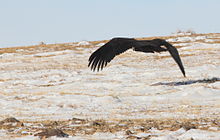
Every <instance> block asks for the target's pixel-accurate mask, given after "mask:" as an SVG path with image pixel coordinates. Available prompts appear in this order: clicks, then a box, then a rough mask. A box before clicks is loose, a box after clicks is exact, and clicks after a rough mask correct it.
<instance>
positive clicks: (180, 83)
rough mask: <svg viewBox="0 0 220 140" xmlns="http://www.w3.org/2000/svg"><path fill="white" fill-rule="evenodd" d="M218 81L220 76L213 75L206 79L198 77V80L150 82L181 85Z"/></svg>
mask: <svg viewBox="0 0 220 140" xmlns="http://www.w3.org/2000/svg"><path fill="white" fill-rule="evenodd" d="M218 81H220V78H218V77H213V78H207V79H199V80H187V81H179V82H159V83H155V84H152V85H151V86H159V85H167V86H182V85H191V84H195V83H214V82H218Z"/></svg>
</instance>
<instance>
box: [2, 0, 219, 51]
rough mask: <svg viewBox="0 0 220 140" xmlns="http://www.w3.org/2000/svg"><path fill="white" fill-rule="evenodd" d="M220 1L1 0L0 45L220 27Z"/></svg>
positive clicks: (155, 33)
mask: <svg viewBox="0 0 220 140" xmlns="http://www.w3.org/2000/svg"><path fill="white" fill-rule="evenodd" d="M219 7H220V0H0V47H12V46H27V45H36V44H39V43H40V42H44V43H47V44H51V43H52V44H53V43H67V42H77V41H82V40H88V41H94V40H104V39H111V38H113V37H148V36H163V35H170V34H171V33H172V32H175V31H177V30H189V29H191V30H193V31H195V32H197V33H213V32H214V33H219V32H220V18H219V13H220V8H219Z"/></svg>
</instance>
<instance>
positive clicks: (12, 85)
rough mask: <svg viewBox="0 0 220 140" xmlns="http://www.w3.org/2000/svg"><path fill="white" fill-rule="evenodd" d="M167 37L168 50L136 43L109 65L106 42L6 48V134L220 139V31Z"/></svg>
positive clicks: (1, 115) (1, 68)
mask: <svg viewBox="0 0 220 140" xmlns="http://www.w3.org/2000/svg"><path fill="white" fill-rule="evenodd" d="M153 38H163V39H166V40H167V41H169V42H170V43H171V44H173V45H174V46H176V47H177V48H178V51H179V53H180V56H181V58H182V61H183V64H184V66H185V70H186V77H183V76H182V74H181V72H180V70H179V68H178V66H177V65H176V64H175V62H174V60H173V59H172V58H171V57H170V54H169V53H168V52H163V53H155V54H146V53H141V52H134V51H132V50H129V51H127V52H125V53H123V54H121V55H120V56H117V57H116V58H115V59H114V60H113V61H112V62H111V63H109V64H108V66H107V67H106V68H104V69H103V71H100V72H92V71H91V70H90V69H89V68H88V66H87V65H88V58H89V56H90V55H91V53H92V52H94V51H95V50H96V49H97V48H98V47H99V46H101V45H103V43H105V42H107V40H104V41H82V42H72V43H64V44H43V43H42V44H40V45H35V46H24V47H16V48H15V47H14V48H0V87H1V91H0V106H1V109H0V128H1V129H0V139H20V140H23V139H39V138H42V139H45V138H48V139H71V140H75V139H79V140H80V139H146V140H148V139H150V140H177V139H178V140H219V139H220V34H218V33H210V34H189V35H172V36H162V37H149V38H139V39H153Z"/></svg>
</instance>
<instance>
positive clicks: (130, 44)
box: [88, 38, 185, 77]
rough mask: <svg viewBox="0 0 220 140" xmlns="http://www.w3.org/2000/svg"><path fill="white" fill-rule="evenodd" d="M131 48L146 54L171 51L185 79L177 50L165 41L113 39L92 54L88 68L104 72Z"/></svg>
mask: <svg viewBox="0 0 220 140" xmlns="http://www.w3.org/2000/svg"><path fill="white" fill-rule="evenodd" d="M162 46H164V47H165V48H163V47H162ZM131 48H133V50H134V51H140V52H145V53H154V52H158V53H159V52H163V51H169V53H170V55H171V56H172V57H173V59H174V60H175V61H176V63H177V64H178V66H179V68H180V70H181V72H182V73H183V76H184V77H185V70H184V67H183V64H182V61H181V59H180V56H179V53H178V51H177V49H176V48H175V47H174V46H172V45H171V44H170V43H168V42H167V41H165V40H163V39H153V40H136V39H134V38H113V39H111V40H110V41H109V42H107V43H106V44H104V45H103V46H101V47H100V48H99V49H97V50H96V51H95V52H94V53H92V55H91V56H90V57H89V64H88V67H90V66H91V70H93V71H95V70H97V71H99V70H100V69H101V70H102V69H103V67H105V66H106V65H107V63H109V62H110V61H111V60H112V59H113V58H114V57H115V56H116V55H119V54H121V53H123V52H125V51H126V50H128V49H131Z"/></svg>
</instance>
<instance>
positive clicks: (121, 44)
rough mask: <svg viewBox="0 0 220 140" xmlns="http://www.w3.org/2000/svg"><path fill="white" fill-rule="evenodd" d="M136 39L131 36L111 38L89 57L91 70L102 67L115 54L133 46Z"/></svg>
mask: <svg viewBox="0 0 220 140" xmlns="http://www.w3.org/2000/svg"><path fill="white" fill-rule="evenodd" d="M136 42H137V40H135V39H133V38H113V39H111V40H110V41H109V42H107V43H106V44H104V45H103V46H101V47H100V48H99V49H97V50H96V51H95V52H94V53H92V55H91V56H90V57H89V64H88V66H91V69H92V70H93V71H95V70H97V71H99V69H101V70H102V69H103V67H105V66H106V65H107V63H108V62H110V61H111V60H112V59H113V58H114V57H115V56H116V55H119V54H121V53H123V52H125V51H126V50H128V49H130V48H132V47H133V46H135V44H136Z"/></svg>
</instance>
